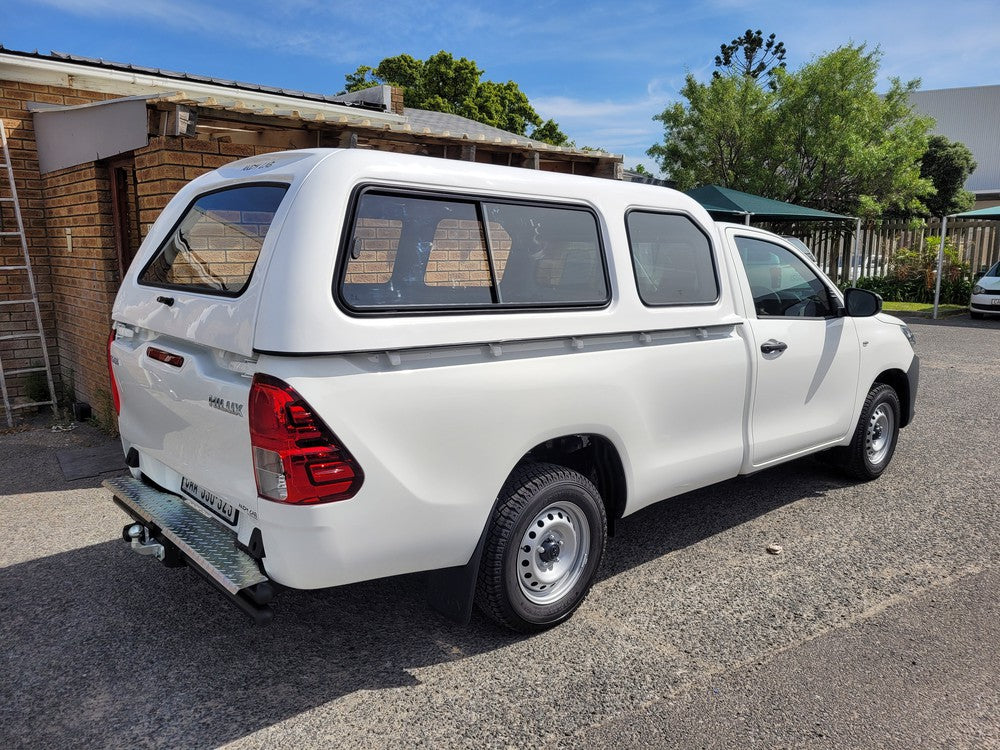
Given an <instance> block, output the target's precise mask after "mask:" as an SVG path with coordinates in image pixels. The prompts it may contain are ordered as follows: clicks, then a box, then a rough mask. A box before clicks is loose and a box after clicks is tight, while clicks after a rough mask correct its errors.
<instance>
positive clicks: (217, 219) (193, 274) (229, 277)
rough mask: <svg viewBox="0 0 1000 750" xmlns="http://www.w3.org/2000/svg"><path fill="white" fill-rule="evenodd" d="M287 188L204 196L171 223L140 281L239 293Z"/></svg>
mask: <svg viewBox="0 0 1000 750" xmlns="http://www.w3.org/2000/svg"><path fill="white" fill-rule="evenodd" d="M287 190H288V186H287V185H241V186H239V187H234V188H227V189H225V190H219V191H216V192H214V193H208V194H206V195H202V196H201V197H199V198H198V199H197V200H195V202H194V203H192V204H191V205H190V206H189V207H188V209H187V211H185V212H184V215H183V216H182V217H181V220H180V221H179V222H177V224H176V225H174V228H173V230H171V232H170V235H169V236H168V237H167V239H166V241H165V242H164V243H163V244H162V245H161V246H160V248H159V250H158V251H157V252H156V255H154V256H153V259H152V260H151V261H150V262H149V263H148V264H147V265H146V267H145V268H144V269H143V270H142V273H140V274H139V283H140V284H146V285H149V286H158V287H165V288H168V289H187V290H191V291H200V292H210V293H214V294H220V295H224V296H230V297H235V296H237V295H239V294H240V293H241V292H242V291H243V290H244V289H245V288H246V286H247V284H248V283H249V281H250V276H251V274H252V273H253V269H254V266H255V265H256V263H257V256H258V255H259V254H260V248H261V246H262V245H263V244H264V238H265V237H266V236H267V231H268V229H269V228H270V226H271V222H272V221H273V220H274V214H275V212H276V211H277V210H278V205H279V204H280V203H281V199H282V198H283V197H284V195H285V193H286V192H287Z"/></svg>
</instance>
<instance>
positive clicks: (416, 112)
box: [403, 107, 611, 158]
mask: <svg viewBox="0 0 1000 750" xmlns="http://www.w3.org/2000/svg"><path fill="white" fill-rule="evenodd" d="M403 115H404V116H405V117H406V120H407V122H409V124H410V125H411V126H412V128H413V130H414V132H422V133H435V134H439V135H450V136H452V137H459V138H467V139H469V140H471V141H473V142H475V141H479V142H487V143H504V144H510V145H518V146H527V147H528V148H531V149H533V150H535V151H555V152H559V153H571V154H579V155H582V156H590V157H596V158H600V157H602V156H603V157H609V156H611V154H608V153H605V152H604V151H584V150H582V149H576V148H572V147H569V146H553V145H552V144H551V143H545V142H544V141H536V140H534V139H532V138H528V137H527V136H523V135H518V134H517V133H511V132H508V131H506V130H501V129H500V128H495V127H493V126H492V125H486V124H484V123H481V122H476V121H475V120H470V119H469V118H468V117H462V116H461V115H453V114H450V113H448V112H432V111H431V110H427V109H414V108H413V107H405V108H404V109H403Z"/></svg>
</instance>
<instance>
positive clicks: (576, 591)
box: [476, 463, 608, 632]
mask: <svg viewBox="0 0 1000 750" xmlns="http://www.w3.org/2000/svg"><path fill="white" fill-rule="evenodd" d="M607 525H608V523H607V515H606V513H605V510H604V503H603V502H602V501H601V496H600V494H599V493H598V491H597V488H595V487H594V485H593V484H592V483H591V482H590V480H588V479H587V478H586V477H584V476H583V475H581V474H579V473H578V472H575V471H573V470H571V469H567V468H565V467H563V466H557V465H555V464H544V463H537V464H526V465H524V466H522V467H520V468H519V469H517V470H516V471H515V472H514V473H513V474H512V475H511V477H510V478H509V479H508V480H507V482H506V484H505V485H504V487H503V489H502V490H501V493H500V498H499V503H498V506H497V510H496V513H495V514H494V517H493V520H492V522H491V524H490V529H489V532H488V535H487V539H486V547H485V549H484V550H483V558H482V563H481V565H480V569H479V581H478V585H477V588H476V604H477V605H478V606H479V608H480V609H481V610H482V611H483V612H484V613H485V614H486V615H487V616H488V617H490V618H491V619H493V620H495V621H496V622H498V623H500V624H501V625H505V626H507V627H509V628H511V629H513V630H518V631H521V632H534V631H539V630H544V629H546V628H549V627H552V626H553V625H556V624H557V623H559V622H561V621H562V620H565V619H566V618H567V617H569V616H570V615H571V614H572V613H573V612H574V610H576V608H577V607H578V606H580V603H581V602H582V601H583V599H584V597H586V595H587V592H588V591H589V590H590V586H591V584H592V583H593V581H594V575H595V573H596V572H597V568H598V566H599V565H600V562H601V557H602V556H603V554H604V544H605V541H606V540H607Z"/></svg>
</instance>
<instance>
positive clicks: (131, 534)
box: [122, 523, 167, 562]
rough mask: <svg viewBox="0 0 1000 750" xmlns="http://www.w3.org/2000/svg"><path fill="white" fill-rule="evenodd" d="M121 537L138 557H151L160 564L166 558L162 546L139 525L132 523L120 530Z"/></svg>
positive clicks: (147, 530) (165, 552)
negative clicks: (129, 543)
mask: <svg viewBox="0 0 1000 750" xmlns="http://www.w3.org/2000/svg"><path fill="white" fill-rule="evenodd" d="M122 537H123V538H124V539H125V541H126V542H131V543H132V549H133V550H135V551H136V552H138V553H139V554H140V555H151V556H153V557H155V558H156V559H157V560H159V561H160V562H163V559H164V558H165V557H166V556H167V551H166V550H165V549H164V547H163V545H162V544H160V543H159V542H157V541H154V540H153V539H151V538H150V535H149V529H147V528H146V527H145V526H143V525H142V524H141V523H133V524H132V525H130V526H126V527H125V528H124V529H123V530H122Z"/></svg>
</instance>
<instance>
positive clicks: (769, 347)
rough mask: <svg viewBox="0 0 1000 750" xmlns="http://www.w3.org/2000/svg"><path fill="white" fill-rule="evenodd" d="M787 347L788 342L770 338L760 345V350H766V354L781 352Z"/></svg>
mask: <svg viewBox="0 0 1000 750" xmlns="http://www.w3.org/2000/svg"><path fill="white" fill-rule="evenodd" d="M787 348H788V344H786V343H785V342H784V341H776V340H775V339H768V340H767V341H765V342H764V343H763V344H761V345H760V350H761V351H762V352H764V354H775V353H781V352H783V351H785V349H787Z"/></svg>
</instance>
